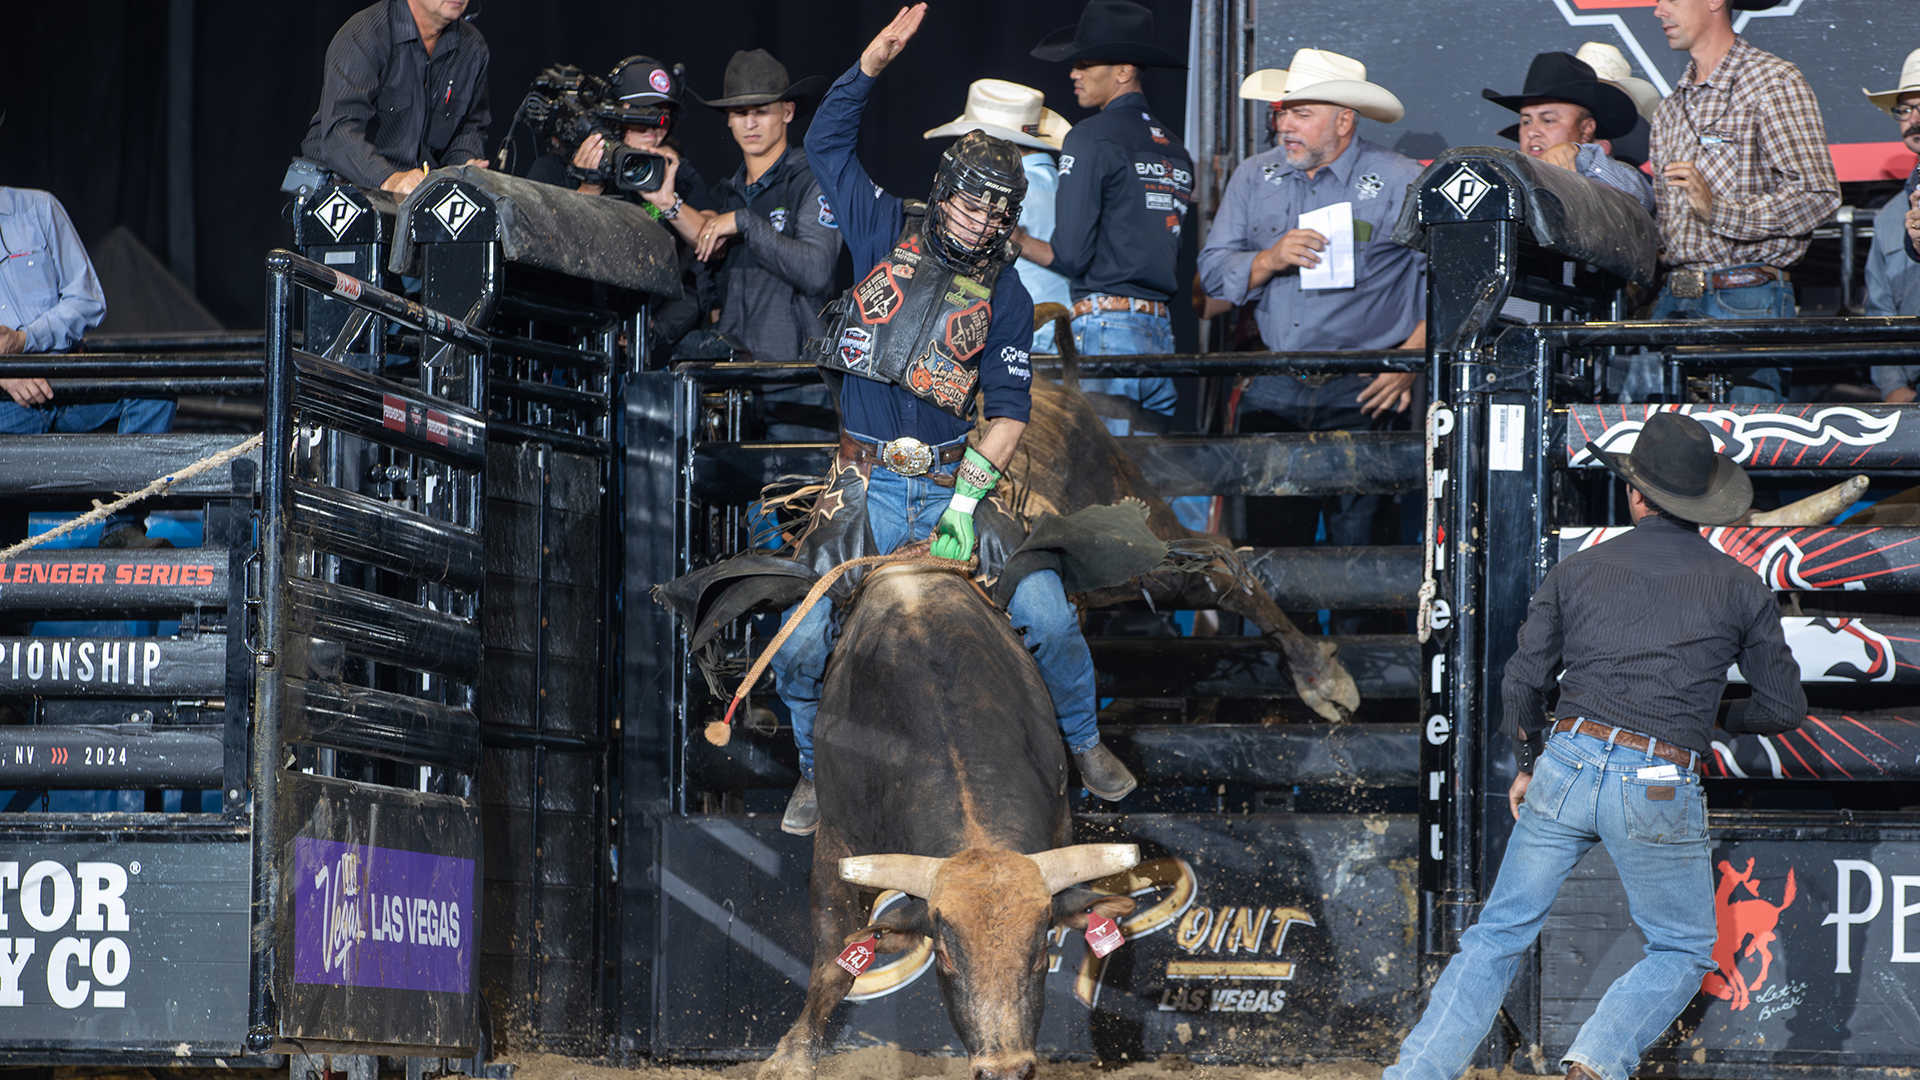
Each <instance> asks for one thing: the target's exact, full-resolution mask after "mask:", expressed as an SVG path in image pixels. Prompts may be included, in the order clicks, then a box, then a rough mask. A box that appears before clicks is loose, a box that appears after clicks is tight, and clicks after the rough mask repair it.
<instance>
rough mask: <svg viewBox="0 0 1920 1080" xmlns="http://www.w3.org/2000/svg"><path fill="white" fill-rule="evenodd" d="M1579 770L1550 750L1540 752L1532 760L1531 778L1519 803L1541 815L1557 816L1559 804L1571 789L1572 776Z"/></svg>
mask: <svg viewBox="0 0 1920 1080" xmlns="http://www.w3.org/2000/svg"><path fill="white" fill-rule="evenodd" d="M1580 772H1581V767H1580V766H1578V765H1569V764H1567V763H1566V762H1564V761H1562V760H1560V759H1559V758H1558V757H1555V756H1554V755H1553V754H1552V753H1550V752H1549V753H1545V754H1541V755H1540V759H1539V760H1538V761H1536V762H1534V765H1533V780H1532V782H1531V783H1529V784H1528V785H1527V793H1526V794H1525V795H1524V796H1522V797H1521V799H1520V804H1521V805H1522V806H1525V807H1527V808H1528V809H1530V810H1532V811H1533V812H1534V813H1536V814H1539V815H1540V816H1541V817H1548V818H1557V817H1559V816H1560V807H1561V804H1563V803H1565V802H1566V801H1567V792H1569V791H1571V790H1572V789H1573V781H1574V778H1575V777H1577V776H1579V775H1580Z"/></svg>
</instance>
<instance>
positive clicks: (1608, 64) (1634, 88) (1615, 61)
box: [1573, 41, 1660, 120]
mask: <svg viewBox="0 0 1920 1080" xmlns="http://www.w3.org/2000/svg"><path fill="white" fill-rule="evenodd" d="M1573 56H1574V59H1576V60H1579V61H1580V62H1582V63H1584V64H1586V65H1587V66H1588V67H1590V68H1592V69H1593V73H1594V74H1595V75H1598V76H1600V81H1601V82H1604V83H1612V84H1613V85H1615V86H1617V87H1619V88H1620V89H1621V90H1624V91H1626V94H1627V96H1628V97H1630V98H1632V99H1633V108H1634V111H1635V112H1638V113H1639V114H1640V116H1641V117H1642V118H1643V119H1646V120H1651V119H1653V114H1654V112H1655V110H1657V109H1659V108H1660V91H1658V90H1655V89H1654V88H1653V84H1652V83H1650V82H1648V81H1647V80H1645V79H1638V78H1635V77H1634V74H1633V65H1632V64H1630V63H1628V62H1627V58H1626V57H1625V56H1624V55H1622V54H1621V52H1620V50H1619V49H1616V48H1614V47H1613V46H1611V45H1609V44H1607V43H1606V42H1604V41H1589V42H1587V43H1586V44H1584V45H1582V46H1580V48H1579V49H1578V50H1577V51H1576V52H1575V53H1574V54H1573Z"/></svg>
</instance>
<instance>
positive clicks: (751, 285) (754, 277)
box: [713, 146, 840, 363]
mask: <svg viewBox="0 0 1920 1080" xmlns="http://www.w3.org/2000/svg"><path fill="white" fill-rule="evenodd" d="M713 192H714V206H713V210H714V212H716V213H721V214H724V213H727V212H728V211H732V212H733V216H734V221H736V222H737V223H738V224H739V227H740V236H739V239H738V240H736V241H735V242H734V243H733V245H732V246H731V247H729V248H728V249H727V254H726V259H725V260H724V261H723V262H722V263H721V264H720V269H719V271H718V273H719V279H720V288H719V293H720V322H719V326H718V329H719V330H720V332H721V333H724V334H726V335H728V336H729V337H732V338H734V339H735V340H737V341H740V342H742V343H744V344H745V345H746V347H747V349H748V351H750V352H752V353H753V358H754V359H755V360H762V361H768V362H780V363H791V362H792V361H794V360H797V359H799V357H800V346H801V344H802V343H803V342H805V341H806V340H807V339H808V338H810V337H817V336H819V334H820V333H821V327H820V309H821V308H823V307H825V306H826V303H827V301H828V300H830V299H832V296H833V264H834V262H835V260H837V259H839V257H840V227H839V223H838V222H837V221H836V220H835V219H834V215H833V211H832V210H830V209H829V208H828V203H827V199H826V196H824V195H822V194H821V193H820V185H819V183H818V182H817V181H816V180H815V179H814V175H813V169H812V168H811V167H810V165H809V163H808V157H807V155H806V153H804V152H803V151H801V150H800V149H799V148H797V147H793V146H789V147H787V149H786V152H785V153H783V154H781V155H780V160H778V161H776V162H774V163H773V166H772V167H771V168H769V169H768V170H767V171H766V172H764V173H761V174H760V178H759V179H758V180H755V181H754V182H753V183H751V184H749V183H747V167H746V165H745V164H742V165H741V166H740V167H739V168H738V169H735V170H734V171H733V175H732V176H731V177H729V178H728V179H727V182H726V183H724V184H720V185H717V186H716V187H715V188H714V189H713Z"/></svg>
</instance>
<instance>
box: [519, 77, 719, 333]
mask: <svg viewBox="0 0 1920 1080" xmlns="http://www.w3.org/2000/svg"><path fill="white" fill-rule="evenodd" d="M569 70H570V69H561V68H554V69H549V73H546V74H543V76H542V80H541V82H539V83H536V90H538V89H542V88H544V89H548V90H549V92H550V93H551V92H554V91H555V90H557V91H558V93H557V94H555V100H554V101H553V102H552V103H550V104H549V105H548V109H549V110H551V111H550V112H542V117H543V120H544V121H545V123H546V132H547V134H546V136H545V137H544V138H543V139H542V142H543V144H544V145H546V146H548V147H549V148H550V152H549V153H547V154H545V155H543V156H541V157H540V158H538V159H537V160H535V161H534V163H533V165H532V166H531V167H530V168H529V169H528V171H527V178H528V179H530V180H536V181H539V182H541V183H546V184H554V185H556V186H573V187H575V189H576V190H577V191H579V192H580V193H581V194H583V195H609V196H615V197H619V198H624V199H627V200H629V201H631V202H633V203H636V204H638V205H640V206H642V207H644V208H645V209H646V211H647V213H648V214H649V215H650V216H651V217H652V218H653V219H654V220H655V221H658V222H660V223H661V224H662V225H664V226H666V227H667V228H668V229H669V230H670V231H672V232H673V233H674V239H675V245H674V252H675V255H676V257H677V258H678V260H679V264H680V276H681V289H682V292H681V297H680V299H678V300H668V301H664V302H662V303H660V304H658V305H657V306H655V308H654V310H653V326H652V331H653V342H652V344H653V347H654V348H655V349H656V350H657V349H661V348H665V347H667V346H670V345H671V344H672V343H673V342H675V341H678V340H679V339H680V337H681V336H682V335H683V334H685V333H686V332H687V331H688V330H690V329H692V328H693V326H694V325H695V324H696V323H697V322H699V321H700V315H701V313H702V312H704V311H708V310H710V309H711V308H712V307H713V305H714V303H715V295H714V288H713V285H712V276H711V274H710V273H709V272H708V270H707V267H706V264H705V263H702V262H701V261H700V260H698V259H696V258H694V257H693V252H694V241H695V239H696V238H697V237H698V234H699V230H700V228H701V227H702V226H703V225H705V223H706V218H707V215H706V214H705V213H704V212H703V211H702V210H700V209H698V208H699V207H705V206H711V205H713V202H712V195H711V193H710V191H709V189H708V187H707V183H706V181H705V180H704V179H703V178H702V177H701V176H700V173H699V171H698V170H697V169H695V168H694V167H693V164H692V163H691V162H689V161H687V160H686V159H685V158H684V157H683V156H682V154H681V152H680V149H679V147H677V146H675V145H674V143H673V138H672V136H673V131H674V128H675V127H676V126H677V125H678V123H679V120H680V108H681V106H680V99H681V94H682V87H681V83H680V77H679V76H678V75H676V74H675V73H674V72H673V71H672V70H671V69H669V68H667V67H666V66H665V65H664V64H662V63H660V62H659V61H658V60H655V59H654V58H652V57H650V56H629V57H627V58H626V59H625V60H622V61H620V62H619V63H618V64H615V65H614V68H613V71H612V72H611V73H610V74H609V75H608V76H607V79H606V80H605V82H604V83H603V82H601V81H600V80H597V79H595V78H592V77H585V76H580V75H578V74H577V73H573V74H558V73H560V72H565V71H569ZM562 98H564V99H565V100H564V104H562V103H561V101H560V99H562ZM581 129H589V134H587V135H586V136H585V137H584V138H582V139H580V140H579V143H578V145H577V146H574V147H573V152H572V156H571V159H570V160H569V159H568V158H566V157H563V156H562V152H564V151H562V152H551V151H552V150H553V149H554V148H564V147H565V146H567V145H570V143H571V140H570V139H569V136H574V135H577V133H578V131H579V130H581ZM615 132H617V133H618V142H614V141H613V140H612V139H611V138H610V136H612V135H613V134H614V133H615Z"/></svg>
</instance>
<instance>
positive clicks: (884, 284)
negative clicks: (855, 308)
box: [853, 263, 905, 326]
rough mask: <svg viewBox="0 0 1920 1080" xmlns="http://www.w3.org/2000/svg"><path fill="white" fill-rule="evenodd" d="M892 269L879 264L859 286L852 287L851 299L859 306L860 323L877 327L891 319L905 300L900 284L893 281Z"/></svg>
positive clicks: (884, 264)
mask: <svg viewBox="0 0 1920 1080" xmlns="http://www.w3.org/2000/svg"><path fill="white" fill-rule="evenodd" d="M891 270H892V267H890V266H888V265H887V264H886V263H881V264H880V265H879V266H876V267H874V268H873V272H872V273H870V274H868V275H867V276H866V278H865V279H864V280H863V281H861V282H860V284H858V285H855V286H854V287H853V298H854V301H855V302H856V303H858V304H859V305H860V321H862V322H864V323H866V324H868V325H869V326H877V325H879V324H880V323H884V322H886V321H887V320H888V319H891V318H893V316H894V313H895V312H898V311H899V310H900V301H901V300H903V299H904V298H905V296H904V294H903V293H901V291H900V283H899V282H897V281H895V280H893V274H892V273H891Z"/></svg>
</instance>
